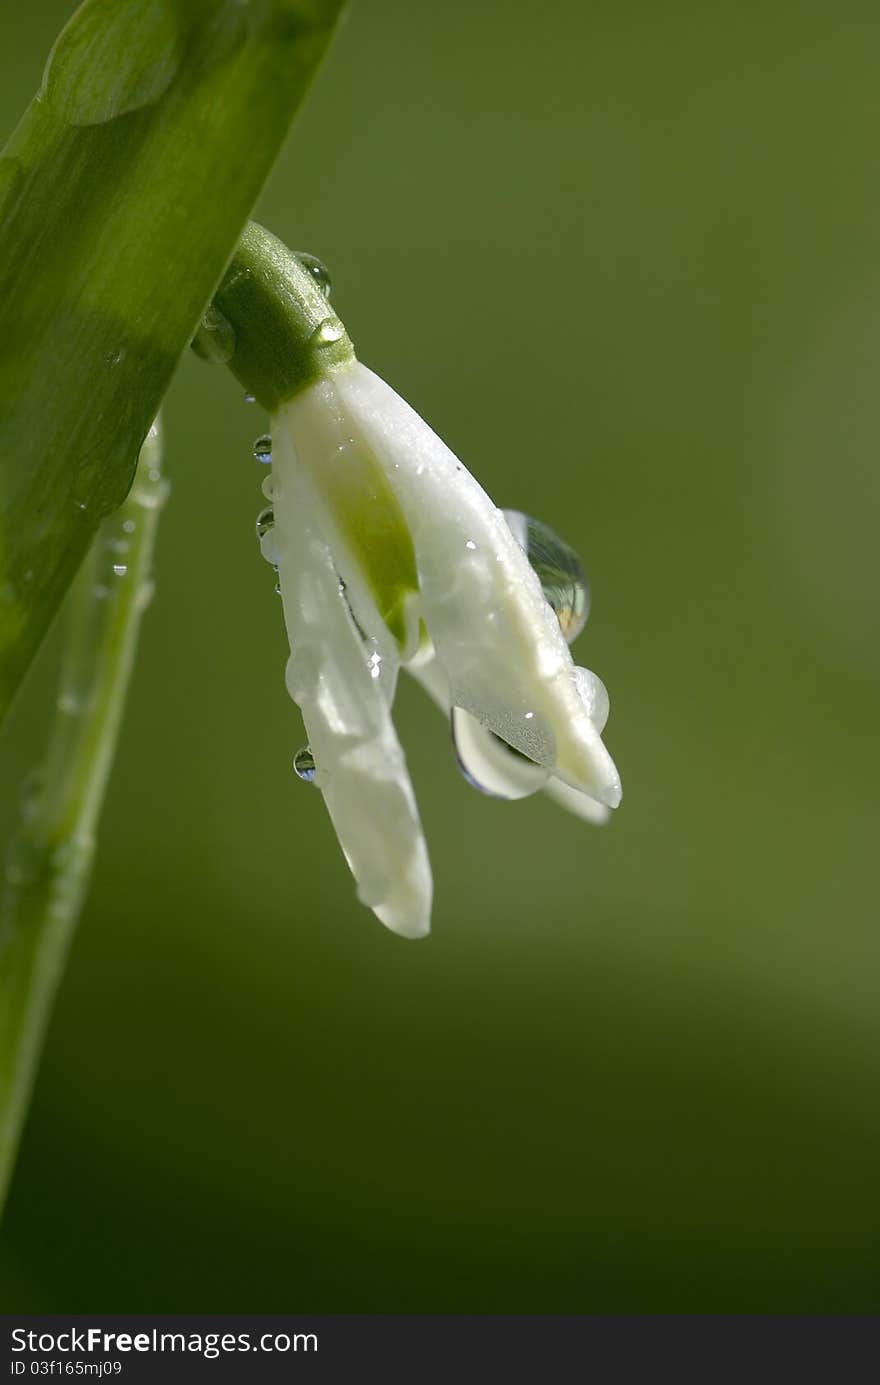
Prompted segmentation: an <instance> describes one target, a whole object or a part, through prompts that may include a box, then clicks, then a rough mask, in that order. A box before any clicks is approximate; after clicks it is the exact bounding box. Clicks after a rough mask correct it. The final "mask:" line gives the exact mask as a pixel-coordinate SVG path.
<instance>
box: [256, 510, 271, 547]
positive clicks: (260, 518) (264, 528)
mask: <svg viewBox="0 0 880 1385" xmlns="http://www.w3.org/2000/svg"><path fill="white" fill-rule="evenodd" d="M274 523H275V511H274V510H273V509H272V506H271V505H267V506H266V509H265V510H261V511H260V513H259V514H258V515H257V538H258V539H261V538H262V537H263V535H264V534H268V532H269V530H270V529H271V528H272V526H273V524H274Z"/></svg>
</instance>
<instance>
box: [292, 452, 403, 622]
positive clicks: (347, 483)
mask: <svg viewBox="0 0 880 1385" xmlns="http://www.w3.org/2000/svg"><path fill="white" fill-rule="evenodd" d="M313 475H314V480H315V484H316V485H317V486H318V489H319V490H320V491H321V494H322V496H323V498H324V500H325V502H326V504H327V507H328V509H329V510H330V512H331V514H332V515H333V518H334V521H335V523H336V525H337V528H338V531H339V535H340V538H341V539H342V541H343V543H344V544H345V546H346V548H347V549H348V551H349V553H350V555H351V557H352V558H353V559H354V561H355V562H356V563H357V566H358V568H359V569H360V572H361V575H362V577H363V578H364V580H365V581H366V583H367V586H368V587H369V588H370V592H371V593H372V596H373V599H374V601H375V602H376V607H377V609H378V611H379V614H380V615H381V617H382V619H383V620H384V622H385V624H386V625H387V627H388V629H389V630H390V631H391V633H392V635H393V636H394V638H395V640H396V641H397V644H398V646H399V647H400V648H401V649H404V648H405V647H406V646H407V645H408V644H409V640H410V634H411V633H412V632H411V630H410V629H409V625H410V622H409V621H408V619H407V615H408V610H407V608H408V606H409V605H410V598H411V597H412V596H413V595H414V593H416V592H417V591H418V589H419V578H418V569H417V567H416V555H415V550H414V548H413V541H412V536H411V534H410V531H409V527H408V525H407V523H406V520H405V519H404V516H403V511H402V509H401V508H400V504H399V502H398V499H397V496H396V495H395V494H394V491H393V490H392V488H391V485H390V484H389V482H388V480H387V478H386V476H385V473H384V471H383V470H382V467H381V466H380V465H379V463H378V461H377V460H376V458H375V456H374V455H373V453H372V452H371V451H370V449H369V448H368V447H366V446H364V444H363V443H361V442H355V441H354V440H353V439H350V440H349V441H348V442H345V443H342V444H341V445H340V446H339V447H337V448H335V449H334V450H333V452H331V453H330V455H329V456H326V457H324V458H322V461H321V464H320V467H316V468H315V469H314V472H313Z"/></svg>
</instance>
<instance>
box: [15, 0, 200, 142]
mask: <svg viewBox="0 0 880 1385" xmlns="http://www.w3.org/2000/svg"><path fill="white" fill-rule="evenodd" d="M182 25H183V21H182V18H181V16H180V15H179V14H178V11H177V6H176V5H174V4H173V3H172V2H171V0H143V3H141V4H138V5H122V6H109V7H108V6H105V5H83V6H82V7H81V8H80V9H79V10H78V11H77V13H76V14H75V15H74V16H73V18H72V19H71V20H70V22H69V23H68V24H67V26H66V28H64V29H63V30H62V31H61V34H60V36H59V38H58V40H57V42H56V43H55V47H54V48H53V49H52V52H51V53H50V54H49V61H48V63H47V64H46V71H45V74H44V76H43V86H42V91H41V96H42V98H43V100H44V101H45V102H46V104H47V105H49V106H51V107H52V109H53V111H54V112H55V114H56V116H60V117H61V119H62V120H63V121H65V122H68V123H70V124H72V125H101V124H103V123H104V122H105V121H107V120H114V119H115V118H116V117H117V116H120V115H127V114H128V113H129V112H130V111H136V110H139V109H140V108H141V107H143V106H149V105H152V104H153V103H154V102H155V101H158V99H159V97H160V96H161V95H162V93H163V92H164V91H165V90H166V89H167V87H168V86H170V84H171V82H172V81H173V80H174V76H175V73H176V72H177V69H178V66H179V64H180V59H181V56H182V54H183V51H184V44H185V40H186V39H187V37H188V34H187V32H186V31H185V30H184V29H183V27H182ZM96 55H101V57H102V61H96ZM110 55H112V57H111V56H110Z"/></svg>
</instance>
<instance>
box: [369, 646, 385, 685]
mask: <svg viewBox="0 0 880 1385" xmlns="http://www.w3.org/2000/svg"><path fill="white" fill-rule="evenodd" d="M367 668H368V669H369V670H370V677H371V678H378V677H379V675H380V673H381V672H382V655H381V654H380V653H378V651H377V650H375V649H374V650H373V652H372V654H371V655H370V657H369V659H368V660H367Z"/></svg>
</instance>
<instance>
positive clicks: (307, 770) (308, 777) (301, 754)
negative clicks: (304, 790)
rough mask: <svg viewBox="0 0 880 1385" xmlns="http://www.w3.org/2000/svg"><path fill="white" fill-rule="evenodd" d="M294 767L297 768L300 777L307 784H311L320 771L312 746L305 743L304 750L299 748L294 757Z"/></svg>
mask: <svg viewBox="0 0 880 1385" xmlns="http://www.w3.org/2000/svg"><path fill="white" fill-rule="evenodd" d="M293 768H294V769H295V770H296V773H297V775H298V776H299V778H300V779H302V780H304V782H305V783H306V784H311V783H312V781H313V780H314V778H315V775H316V774H317V773H318V768H317V766H316V764H315V757H314V755H313V754H312V749H311V746H308V745H304V746H303V748H302V750H298V751H297V752H296V754H295V755H294V757H293Z"/></svg>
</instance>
